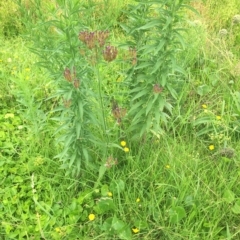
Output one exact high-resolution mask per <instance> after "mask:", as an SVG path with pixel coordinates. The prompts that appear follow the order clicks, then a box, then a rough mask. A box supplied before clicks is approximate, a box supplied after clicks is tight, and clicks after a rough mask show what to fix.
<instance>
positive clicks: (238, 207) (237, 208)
mask: <svg viewBox="0 0 240 240" xmlns="http://www.w3.org/2000/svg"><path fill="white" fill-rule="evenodd" d="M232 211H233V213H235V214H240V200H238V201H236V202H235V204H234V206H233V207H232Z"/></svg>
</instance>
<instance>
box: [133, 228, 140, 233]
mask: <svg viewBox="0 0 240 240" xmlns="http://www.w3.org/2000/svg"><path fill="white" fill-rule="evenodd" d="M132 231H133V232H134V233H139V231H140V230H139V229H138V228H132Z"/></svg>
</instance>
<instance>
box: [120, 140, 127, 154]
mask: <svg viewBox="0 0 240 240" xmlns="http://www.w3.org/2000/svg"><path fill="white" fill-rule="evenodd" d="M120 144H121V146H122V147H123V151H124V152H125V153H128V152H129V148H128V147H127V143H126V142H125V141H121V143H120Z"/></svg>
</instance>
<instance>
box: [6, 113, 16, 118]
mask: <svg viewBox="0 0 240 240" xmlns="http://www.w3.org/2000/svg"><path fill="white" fill-rule="evenodd" d="M4 118H14V114H13V113H7V114H5V116H4Z"/></svg>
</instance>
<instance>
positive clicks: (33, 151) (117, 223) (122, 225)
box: [0, 0, 240, 240]
mask: <svg viewBox="0 0 240 240" xmlns="http://www.w3.org/2000/svg"><path fill="white" fill-rule="evenodd" d="M102 2H103V3H105V4H102V5H101V4H99V3H98V4H99V5H94V1H86V2H85V4H86V6H87V9H90V10H89V11H88V14H89V15H86V16H84V17H85V19H84V21H86V22H87V23H89V25H91V27H92V28H93V29H105V28H106V27H107V28H110V29H111V31H113V34H112V39H111V40H112V41H113V42H116V43H117V42H121V40H125V39H124V38H125V37H124V34H123V32H122V30H121V29H120V28H119V22H124V21H126V16H125V15H124V14H121V10H122V9H125V8H126V4H127V3H129V2H130V1H127V0H126V1H122V2H121V4H118V1H102ZM108 2H111V4H110V5H108V4H107V3H108ZM229 2H231V4H230V5H231V6H232V8H231V11H230V10H229V11H228V12H225V14H224V15H218V7H213V6H215V5H214V4H213V3H214V1H211V4H210V3H206V4H204V3H201V10H202V11H203V12H202V16H205V17H206V16H207V17H206V18H201V21H202V25H197V27H196V25H193V26H192V24H195V23H193V21H194V20H196V19H197V16H195V15H194V16H192V15H189V26H188V27H189V32H188V34H187V35H186V38H187V39H186V40H187V43H188V47H187V49H186V50H185V51H184V52H183V53H181V54H180V55H179V56H178V58H179V59H182V63H183V65H184V67H185V69H186V71H187V73H188V76H187V78H186V79H185V80H186V81H185V82H184V83H183V84H182V87H181V91H180V90H179V89H178V90H179V91H180V97H179V99H178V101H177V102H176V105H175V106H174V109H173V114H172V117H171V119H170V120H169V124H167V125H166V126H164V128H163V133H162V134H156V135H155V136H154V137H151V138H145V139H144V138H142V139H138V140H135V141H130V140H129V139H130V138H131V136H128V135H125V137H124V139H119V138H117V137H116V139H115V143H116V144H117V145H119V148H116V149H114V150H112V154H113V155H112V157H113V158H115V159H117V161H118V164H117V165H114V166H113V167H111V168H109V169H106V168H102V167H101V165H102V163H104V162H106V160H107V159H102V157H101V156H100V155H98V153H97V154H96V156H98V157H96V162H97V163H98V165H97V167H96V166H92V167H90V168H86V169H82V171H81V172H80V175H79V176H78V177H72V176H71V175H67V174H66V170H65V169H63V168H62V167H61V166H62V163H61V161H59V159H58V158H55V156H56V155H57V154H58V153H59V152H60V151H61V150H62V146H61V145H60V144H58V142H57V141H56V138H57V137H58V134H56V129H57V128H58V127H59V123H58V122H56V121H54V119H55V118H56V117H59V113H58V112H56V111H55V109H56V108H57V107H58V106H60V105H61V103H62V99H60V98H59V97H56V96H55V92H56V89H57V84H55V83H56V79H57V78H58V76H55V77H53V75H51V74H50V73H49V72H46V71H45V70H44V69H42V68H41V67H39V65H37V64H36V63H37V62H38V60H39V59H38V57H37V56H36V55H34V54H33V53H31V51H30V50H29V48H31V47H33V46H34V44H33V43H32V42H31V41H29V39H27V38H26V35H27V34H29V30H28V29H24V30H22V31H23V32H24V35H23V36H22V37H20V36H15V35H18V34H19V33H16V34H12V36H11V37H10V36H9V35H7V36H6V35H4V33H2V37H1V38H0V44H1V46H2V47H1V49H0V100H1V102H0V110H1V111H0V176H1V180H0V220H1V222H0V239H6V240H8V239H9V240H10V239H56V240H58V239H66V240H67V239H69V240H71V239H74V240H75V239H86V240H88V239H89V240H90V239H146V240H147V239H153V240H155V239H166V240H168V239H169V240H179V239H184V240H185V239H189V240H202V239H206V240H223V239H226V240H230V239H232V240H233V239H234V240H235V239H240V227H239V226H240V225H239V224H240V221H239V214H240V190H239V187H238V183H239V177H240V170H239V167H240V163H239V162H240V158H239V152H240V147H239V137H240V136H239V116H240V105H239V103H240V97H239V90H238V89H239V87H240V84H239V78H240V76H239V73H238V72H237V70H236V66H238V65H237V64H238V63H239V52H238V49H239V47H238V46H239V39H238V32H237V31H236V30H235V31H233V32H232V33H231V34H232V35H231V36H230V37H229V38H226V39H219V38H218V35H217V33H218V32H219V29H218V27H219V26H218V24H217V23H218V22H222V24H223V26H224V27H229V26H230V25H229V22H230V21H231V19H232V14H234V15H235V14H239V12H237V6H238V5H237V2H235V1H229ZM45 4H50V5H51V2H48V1H46V3H45ZM47 6H48V5H47ZM101 6H102V7H103V8H104V7H105V8H107V11H105V12H106V14H105V15H104V16H102V15H101V14H102V12H101V11H100V10H99V8H100V9H101ZM222 7H223V6H222ZM8 11H10V10H8ZM45 11H47V10H46V9H45ZM221 11H223V9H222V10H221ZM209 13H215V14H212V17H213V20H214V21H213V22H210V20H211V19H210V20H209V18H211V15H209ZM227 13H229V14H227ZM45 14H46V15H47V14H48V12H45ZM6 16H7V14H6ZM89 16H91V18H89ZM93 16H94V17H93ZM215 16H217V17H218V19H219V20H221V21H217V19H214V17H215ZM5 18H6V17H5ZM90 20H92V21H90ZM7 23H8V21H7V20H6V19H5V21H2V24H6V26H5V27H7ZM0 26H1V24H0ZM17 26H18V25H17ZM17 26H16V27H17ZM10 27H11V29H14V28H12V26H9V28H10ZM234 28H235V29H237V28H239V26H234ZM10 32H11V31H9V34H10ZM196 33H197V34H196ZM196 36H197V37H196ZM199 39H200V41H199ZM220 44H223V45H224V48H222V47H220ZM229 52H231V53H232V54H233V57H229V55H228V53H229ZM101 71H102V72H101V74H102V76H104V78H103V79H104V80H103V84H104V89H105V92H106V93H107V94H108V95H111V94H112V93H114V92H116V91H118V92H119V95H118V96H117V99H118V100H119V101H120V102H121V103H125V104H127V101H126V100H125V98H124V97H125V92H124V93H122V92H121V91H120V90H122V89H123V88H124V87H121V86H124V82H123V83H122V82H120V83H121V84H122V85H118V84H115V83H114V81H119V79H118V78H117V80H116V78H115V77H114V76H115V75H117V76H119V74H120V75H121V73H122V72H121V67H119V65H117V64H113V65H112V68H110V69H109V68H108V69H107V70H105V69H104V68H102V69H101ZM116 72H117V73H116ZM94 87H95V86H94ZM124 91H127V90H125V88H124ZM204 104H205V105H206V106H207V108H203V106H202V105H204ZM217 116H220V117H221V119H217V118H216V117H217ZM108 119H109V124H110V125H111V124H112V123H113V121H114V120H113V118H112V117H111V115H110V111H109V116H108ZM111 137H112V136H111ZM121 140H125V141H126V142H127V146H128V147H129V149H130V151H129V152H128V153H125V152H124V151H122V149H121V146H120V141H121ZM209 145H214V149H213V150H210V149H209ZM225 148H227V149H233V151H234V154H233V156H232V155H230V156H229V155H227V154H225V152H222V151H221V150H222V149H225ZM93 151H94V149H93ZM99 154H100V153H99ZM109 157H110V156H109ZM89 214H94V215H95V219H94V220H93V221H90V220H89ZM133 229H134V230H136V229H137V230H139V232H137V233H134V232H133Z"/></svg>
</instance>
